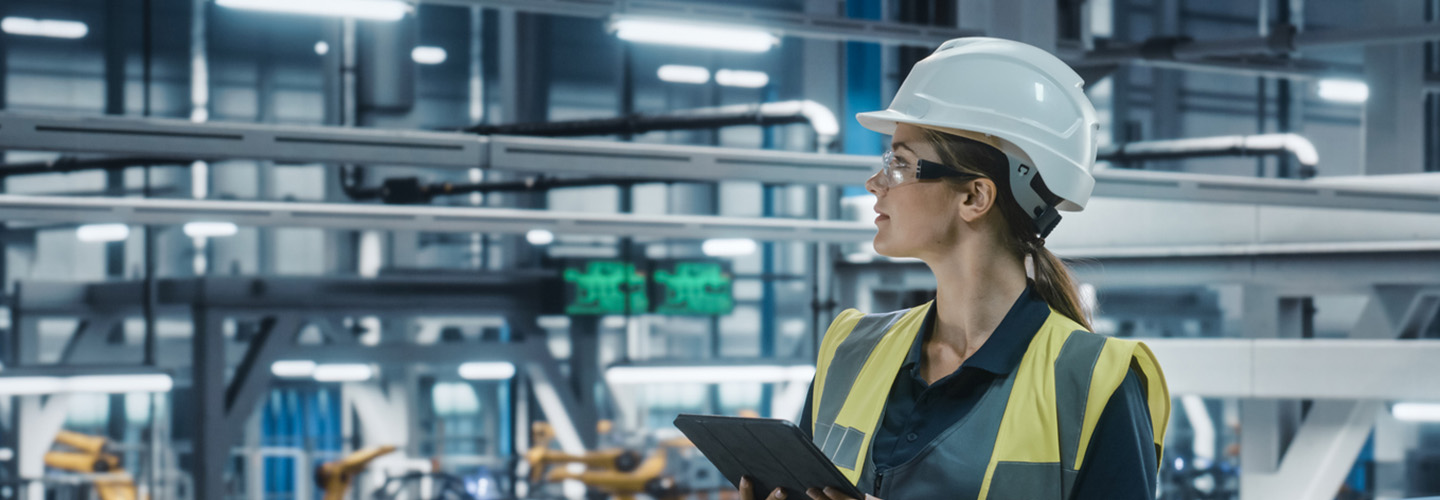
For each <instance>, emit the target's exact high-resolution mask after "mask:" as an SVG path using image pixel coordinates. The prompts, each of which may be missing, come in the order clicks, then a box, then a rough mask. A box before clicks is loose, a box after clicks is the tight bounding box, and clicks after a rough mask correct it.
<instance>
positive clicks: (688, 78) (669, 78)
mask: <svg viewBox="0 0 1440 500" xmlns="http://www.w3.org/2000/svg"><path fill="white" fill-rule="evenodd" d="M655 73H656V75H657V76H659V77H660V80H661V81H666V82H670V83H705V82H708V81H710V70H708V69H705V68H702V67H699V66H686V65H683V64H666V65H664V66H661V67H660V69H659V71H656V72H655Z"/></svg>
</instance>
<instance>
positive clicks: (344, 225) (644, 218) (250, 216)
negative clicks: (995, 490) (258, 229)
mask: <svg viewBox="0 0 1440 500" xmlns="http://www.w3.org/2000/svg"><path fill="white" fill-rule="evenodd" d="M0 218H3V219H4V220H8V221H19V220H29V221H50V222H81V223H84V222H123V223H128V224H152V225H175V224H185V223H188V222H195V221H227V222H233V223H236V224H239V225H242V226H272V227H318V228H330V229H367V230H388V231H430V232H452V233H516V234H524V233H526V232H528V231H531V230H534V229H546V230H549V231H552V232H554V233H556V234H591V235H605V236H635V237H654V238H680V239H707V238H727V237H728V238H754V239H759V240H784V241H789V240H800V241H830V242H859V241H867V240H869V239H871V238H872V237H873V236H874V226H873V225H871V224H869V223H861V222H820V221H813V220H805V219H762V218H739V217H713V216H673V215H627V214H595V213H578V212H558V211H546V210H522V209H506V208H480V207H434V206H395V205H353V204H338V203H287V202H255V201H208V200H184V199H154V198H150V199H145V198H67V197H58V196H24V195H0Z"/></svg>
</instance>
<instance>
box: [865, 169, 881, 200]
mask: <svg viewBox="0 0 1440 500" xmlns="http://www.w3.org/2000/svg"><path fill="white" fill-rule="evenodd" d="M884 189H885V188H882V187H880V172H875V173H873V174H870V178H869V179H865V190H866V191H869V192H870V194H873V195H875V196H880V192H881V191H883V190H884Z"/></svg>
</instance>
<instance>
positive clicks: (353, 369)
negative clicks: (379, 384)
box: [314, 363, 375, 382]
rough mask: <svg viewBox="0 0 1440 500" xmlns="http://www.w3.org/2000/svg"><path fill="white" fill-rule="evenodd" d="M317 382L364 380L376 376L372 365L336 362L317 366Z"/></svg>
mask: <svg viewBox="0 0 1440 500" xmlns="http://www.w3.org/2000/svg"><path fill="white" fill-rule="evenodd" d="M314 376H315V381H316V382H364V381H366V380H370V377H373V376H375V370H374V369H372V368H370V365H365V364H360V363H336V364H325V365H316V366H315V375H314Z"/></svg>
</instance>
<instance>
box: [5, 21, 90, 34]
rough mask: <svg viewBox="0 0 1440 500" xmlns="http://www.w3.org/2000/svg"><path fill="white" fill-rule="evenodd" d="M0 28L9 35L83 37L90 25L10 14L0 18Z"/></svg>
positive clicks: (88, 30)
mask: <svg viewBox="0 0 1440 500" xmlns="http://www.w3.org/2000/svg"><path fill="white" fill-rule="evenodd" d="M0 30H3V31H5V32H6V33H9V34H11V35H20V36H43V37H49V38H67V39H76V38H85V35H86V34H88V33H89V32H90V27H89V26H86V25H85V23H82V22H79V21H62V20H59V19H31V18H28V17H13V16H12V17H6V18H5V19H3V20H0Z"/></svg>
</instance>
